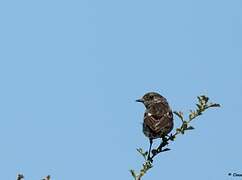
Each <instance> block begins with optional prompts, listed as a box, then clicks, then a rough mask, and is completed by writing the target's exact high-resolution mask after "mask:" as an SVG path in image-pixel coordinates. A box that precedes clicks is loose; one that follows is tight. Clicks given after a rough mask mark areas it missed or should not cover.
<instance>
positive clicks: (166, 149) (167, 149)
mask: <svg viewBox="0 0 242 180" xmlns="http://www.w3.org/2000/svg"><path fill="white" fill-rule="evenodd" d="M170 150H171V149H169V148H165V149H163V150H162V151H161V152H165V151H170Z"/></svg>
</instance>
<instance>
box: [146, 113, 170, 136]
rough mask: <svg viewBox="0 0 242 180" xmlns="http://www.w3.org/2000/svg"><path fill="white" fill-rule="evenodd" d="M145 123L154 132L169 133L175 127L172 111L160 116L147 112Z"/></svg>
mask: <svg viewBox="0 0 242 180" xmlns="http://www.w3.org/2000/svg"><path fill="white" fill-rule="evenodd" d="M144 123H145V124H146V125H147V126H148V127H149V128H150V129H151V130H152V131H153V132H154V133H162V134H168V133H169V132H170V131H171V130H172V128H173V115H172V112H167V113H165V114H163V115H162V116H159V117H158V116H155V115H152V114H151V113H149V112H146V113H145V116H144Z"/></svg>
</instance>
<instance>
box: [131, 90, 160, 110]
mask: <svg viewBox="0 0 242 180" xmlns="http://www.w3.org/2000/svg"><path fill="white" fill-rule="evenodd" d="M163 98H164V97H163V96H161V95H160V94H158V93H156V92H148V93H146V94H145V95H144V96H143V97H142V98H141V99H137V100H136V102H141V103H143V104H144V105H145V107H146V108H147V107H149V106H150V105H152V104H154V103H158V102H160V101H162V99H163Z"/></svg>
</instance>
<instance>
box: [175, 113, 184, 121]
mask: <svg viewBox="0 0 242 180" xmlns="http://www.w3.org/2000/svg"><path fill="white" fill-rule="evenodd" d="M173 113H174V114H175V115H177V116H178V117H179V118H180V119H181V120H182V121H183V119H184V118H183V113H182V112H181V111H179V112H177V111H174V112H173Z"/></svg>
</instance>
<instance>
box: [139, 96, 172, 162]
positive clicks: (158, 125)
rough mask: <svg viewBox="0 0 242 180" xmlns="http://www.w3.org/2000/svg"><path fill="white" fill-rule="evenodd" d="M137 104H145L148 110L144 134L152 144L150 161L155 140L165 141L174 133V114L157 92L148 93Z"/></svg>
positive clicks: (144, 123) (145, 115) (145, 117)
mask: <svg viewBox="0 0 242 180" xmlns="http://www.w3.org/2000/svg"><path fill="white" fill-rule="evenodd" d="M136 102H140V103H143V104H144V106H145V108H146V110H145V113H144V119H143V120H144V121H143V133H144V135H145V136H146V137H148V138H149V142H150V147H149V152H148V159H149V158H150V151H151V148H152V143H153V140H154V139H157V138H161V139H162V140H163V141H164V139H165V137H166V136H167V135H168V134H169V133H170V132H171V131H172V129H173V126H174V123H173V113H172V110H171V108H170V106H169V104H168V102H167V100H166V98H165V97H163V96H162V95H160V94H159V93H157V92H148V93H146V94H145V95H144V96H143V97H142V98H141V99H137V100H136Z"/></svg>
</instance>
